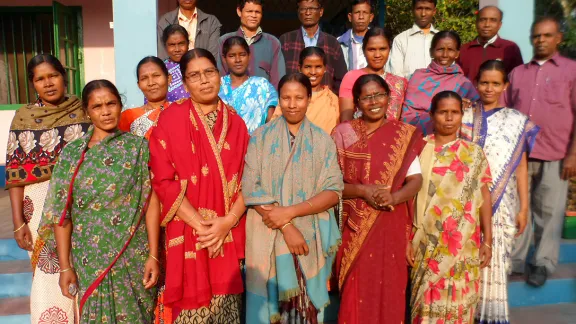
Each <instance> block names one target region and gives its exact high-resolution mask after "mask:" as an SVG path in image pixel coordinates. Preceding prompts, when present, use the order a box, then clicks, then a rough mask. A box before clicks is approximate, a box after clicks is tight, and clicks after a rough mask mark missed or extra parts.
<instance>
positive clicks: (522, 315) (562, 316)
mask: <svg viewBox="0 0 576 324" xmlns="http://www.w3.org/2000/svg"><path fill="white" fill-rule="evenodd" d="M573 289H576V288H574V287H573ZM510 323H514V324H516V323H519V324H542V323H546V324H574V323H576V303H574V304H556V305H545V306H531V307H518V308H512V309H510Z"/></svg>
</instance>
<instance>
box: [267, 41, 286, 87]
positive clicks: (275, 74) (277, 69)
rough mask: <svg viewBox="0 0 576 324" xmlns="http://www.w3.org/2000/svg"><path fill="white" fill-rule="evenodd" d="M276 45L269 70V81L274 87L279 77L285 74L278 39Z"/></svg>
mask: <svg viewBox="0 0 576 324" xmlns="http://www.w3.org/2000/svg"><path fill="white" fill-rule="evenodd" d="M276 45H277V46H276V48H275V49H274V55H273V57H272V68H271V70H270V71H271V72H270V83H272V85H273V86H274V87H278V83H279V82H280V79H282V77H283V76H284V75H286V61H285V60H284V53H282V45H280V41H278V43H277V44H276Z"/></svg>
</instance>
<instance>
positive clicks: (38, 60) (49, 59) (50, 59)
mask: <svg viewBox="0 0 576 324" xmlns="http://www.w3.org/2000/svg"><path fill="white" fill-rule="evenodd" d="M42 63H48V64H50V65H51V66H52V67H53V68H54V70H56V71H58V73H60V74H61V75H62V77H63V78H64V85H68V77H67V75H66V69H64V66H63V65H62V63H61V62H60V61H59V60H58V59H57V58H56V57H55V56H54V55H51V54H38V55H36V56H34V57H33V58H32V59H31V60H30V61H29V62H28V67H27V71H28V81H30V82H33V80H34V69H35V68H36V67H37V66H38V65H40V64H42Z"/></svg>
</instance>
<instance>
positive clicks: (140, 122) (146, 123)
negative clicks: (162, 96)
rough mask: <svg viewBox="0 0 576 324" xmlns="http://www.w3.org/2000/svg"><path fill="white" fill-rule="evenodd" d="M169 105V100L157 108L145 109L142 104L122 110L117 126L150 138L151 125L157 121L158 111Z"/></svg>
mask: <svg viewBox="0 0 576 324" xmlns="http://www.w3.org/2000/svg"><path fill="white" fill-rule="evenodd" d="M169 105H170V102H166V103H164V104H163V105H162V106H160V108H158V109H152V110H147V109H146V106H142V107H138V108H131V109H127V110H124V111H123V112H122V115H121V116H120V123H119V124H118V128H119V129H120V130H123V131H125V132H130V133H132V134H134V135H136V136H141V137H144V138H146V139H150V135H151V134H152V129H153V126H154V125H155V124H156V122H157V121H158V117H160V113H161V112H162V111H163V110H164V108H167V107H168V106H169Z"/></svg>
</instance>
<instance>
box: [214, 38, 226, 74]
mask: <svg viewBox="0 0 576 324" xmlns="http://www.w3.org/2000/svg"><path fill="white" fill-rule="evenodd" d="M224 42H225V39H224V36H222V37H220V38H218V56H216V64H217V65H218V66H217V67H218V71H220V75H227V74H228V69H227V67H226V65H225V64H224V61H223V59H222V45H223V44H224Z"/></svg>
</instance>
